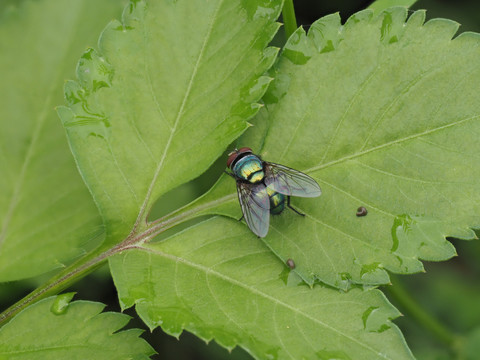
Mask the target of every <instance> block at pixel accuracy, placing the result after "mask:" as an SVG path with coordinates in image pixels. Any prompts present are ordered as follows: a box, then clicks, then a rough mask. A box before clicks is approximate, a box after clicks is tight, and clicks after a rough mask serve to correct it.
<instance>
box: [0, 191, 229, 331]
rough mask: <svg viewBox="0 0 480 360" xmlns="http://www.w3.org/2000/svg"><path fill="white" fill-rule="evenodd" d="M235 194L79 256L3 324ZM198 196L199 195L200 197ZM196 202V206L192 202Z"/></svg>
mask: <svg viewBox="0 0 480 360" xmlns="http://www.w3.org/2000/svg"><path fill="white" fill-rule="evenodd" d="M233 197H234V196H233V195H228V196H224V197H222V198H220V199H217V200H214V201H209V202H206V203H203V204H202V203H200V204H198V203H196V201H193V202H192V203H190V204H189V205H187V206H185V207H184V208H181V209H179V210H177V211H175V212H173V213H171V214H168V215H166V216H164V217H163V218H161V219H158V220H156V221H155V222H152V223H149V224H147V227H146V228H145V229H144V230H143V231H142V232H141V233H135V232H132V233H131V234H129V235H128V236H127V237H126V238H125V239H124V240H122V241H121V242H120V243H118V244H117V245H115V246H114V247H112V248H106V247H105V246H100V247H99V248H97V249H95V250H94V251H92V252H91V253H89V254H87V255H86V256H84V257H82V258H80V259H78V260H77V261H76V262H74V263H73V264H71V265H70V266H68V267H66V268H65V269H63V270H62V271H60V272H59V273H58V274H56V275H55V276H53V277H52V278H51V279H50V280H49V281H47V282H46V283H45V284H43V285H42V286H40V287H38V288H37V289H35V290H34V291H32V292H31V293H30V294H28V295H27V296H25V297H24V298H23V299H21V300H19V301H18V302H16V303H15V304H13V305H12V306H10V307H9V308H8V309H6V310H5V311H3V312H2V313H1V314H0V327H1V326H3V325H4V324H6V323H7V322H8V321H9V320H10V319H11V318H12V317H14V316H15V315H16V314H18V313H19V312H20V311H22V310H23V309H25V308H26V307H27V306H29V305H31V304H33V303H35V302H37V301H39V300H41V299H44V298H46V297H48V296H51V295H55V294H58V293H59V292H60V291H62V290H64V289H66V288H67V287H69V286H70V285H72V284H73V283H75V282H76V281H78V280H79V279H81V278H83V277H84V276H86V275H88V274H89V273H91V272H92V271H94V270H96V269H97V268H99V267H100V266H101V265H103V263H104V262H105V261H106V260H107V259H108V258H109V257H111V256H113V255H115V254H117V253H119V252H121V251H125V250H128V249H131V248H135V247H136V246H137V245H138V244H142V243H144V242H146V241H149V240H151V239H153V238H154V237H155V236H157V235H159V234H160V233H162V232H164V231H166V230H168V229H171V228H172V227H174V226H176V225H179V224H181V223H183V222H185V221H188V220H191V219H193V218H195V217H198V216H202V215H204V214H205V210H207V209H209V208H211V207H213V206H216V205H218V204H219V203H223V202H227V201H230V200H231V199H232V198H233ZM197 200H198V199H197ZM192 205H193V206H192Z"/></svg>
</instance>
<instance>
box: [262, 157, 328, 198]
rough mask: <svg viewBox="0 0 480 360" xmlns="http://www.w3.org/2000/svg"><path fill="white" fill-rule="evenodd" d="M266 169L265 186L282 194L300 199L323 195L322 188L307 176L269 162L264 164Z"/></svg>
mask: <svg viewBox="0 0 480 360" xmlns="http://www.w3.org/2000/svg"><path fill="white" fill-rule="evenodd" d="M264 169H265V179H264V183H265V185H267V186H268V187H269V188H270V189H272V190H275V191H276V192H279V193H280V194H284V195H289V196H300V197H317V196H320V195H321V194H322V190H321V189H320V186H319V185H318V184H317V182H316V181H315V180H314V179H313V178H311V177H310V176H308V175H307V174H304V173H302V172H300V171H297V170H294V169H291V168H289V167H286V166H283V165H279V164H273V163H267V162H265V163H264Z"/></svg>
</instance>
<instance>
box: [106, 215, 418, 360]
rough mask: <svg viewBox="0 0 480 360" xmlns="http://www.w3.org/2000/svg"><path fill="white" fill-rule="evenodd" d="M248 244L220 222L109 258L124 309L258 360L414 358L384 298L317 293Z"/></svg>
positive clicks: (319, 289)
mask: <svg viewBox="0 0 480 360" xmlns="http://www.w3.org/2000/svg"><path fill="white" fill-rule="evenodd" d="M249 234H250V231H249V230H248V229H247V228H246V227H245V226H243V225H242V224H240V223H238V222H237V223H232V222H231V221H229V220H228V219H225V218H220V217H215V218H212V219H210V220H207V221H205V222H203V223H200V224H199V225H197V226H195V227H192V228H190V229H188V230H186V231H184V232H181V233H179V234H177V235H175V236H173V237H171V238H169V239H167V240H165V241H162V242H159V243H152V244H148V245H143V246H138V247H137V248H136V249H133V250H129V251H125V252H123V253H122V254H118V255H116V256H114V257H112V258H110V266H111V270H112V274H113V277H114V281H115V284H116V286H117V289H118V292H119V297H120V302H121V305H122V308H128V307H131V306H133V305H135V307H136V310H137V312H138V314H139V315H140V317H141V318H142V319H143V320H144V321H145V323H146V324H147V325H148V326H149V327H150V328H151V329H153V328H155V327H156V326H159V325H160V326H161V327H162V329H163V330H164V331H166V332H167V333H169V334H171V335H174V336H179V335H180V333H181V332H182V330H183V329H186V330H188V331H191V332H193V333H194V334H196V335H197V336H199V337H200V338H202V339H204V340H206V341H209V340H211V339H212V338H214V339H215V341H216V342H218V343H219V344H221V345H222V346H224V347H226V348H229V349H231V348H233V347H235V346H236V345H240V346H241V347H243V348H245V349H246V350H247V351H248V352H249V353H250V354H252V355H253V356H254V357H256V358H258V359H292V358H293V359H302V358H305V359H313V358H318V359H331V358H335V359H412V358H413V357H412V355H411V354H410V352H409V350H408V348H407V346H406V345H405V342H404V340H403V338H402V336H401V334H400V332H399V330H398V328H397V327H396V326H395V325H394V324H392V323H391V322H390V319H392V318H395V317H397V316H398V315H399V313H398V311H397V310H395V309H394V308H393V307H392V306H391V305H390V304H389V303H388V301H387V300H386V299H385V297H384V296H383V294H382V293H381V292H380V291H378V290H361V289H352V290H351V291H349V292H348V293H344V292H339V291H338V290H335V289H332V288H329V287H323V286H320V285H315V286H314V287H313V289H312V288H310V287H308V286H307V285H306V284H305V283H303V282H301V280H300V279H299V278H298V277H297V276H296V275H295V273H294V272H290V273H289V272H288V271H287V267H286V266H285V265H283V264H281V263H280V262H279V261H278V260H277V258H276V257H275V256H274V255H273V254H271V252H270V251H269V250H268V248H266V247H265V245H264V244H262V242H260V241H258V239H256V238H254V237H252V236H249Z"/></svg>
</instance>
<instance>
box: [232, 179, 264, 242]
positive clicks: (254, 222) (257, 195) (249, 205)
mask: <svg viewBox="0 0 480 360" xmlns="http://www.w3.org/2000/svg"><path fill="white" fill-rule="evenodd" d="M237 193H238V199H239V201H240V206H241V207H242V213H243V216H244V218H245V221H246V222H247V225H248V227H249V228H250V230H252V231H253V233H254V234H255V235H257V236H259V237H265V236H267V233H268V226H269V223H270V199H269V197H268V193H267V188H266V187H265V185H263V184H258V185H250V184H245V183H242V182H237Z"/></svg>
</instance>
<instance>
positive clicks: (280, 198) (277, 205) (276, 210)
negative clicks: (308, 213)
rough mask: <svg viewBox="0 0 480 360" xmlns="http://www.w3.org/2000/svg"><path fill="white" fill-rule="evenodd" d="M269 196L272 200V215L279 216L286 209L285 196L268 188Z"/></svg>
mask: <svg viewBox="0 0 480 360" xmlns="http://www.w3.org/2000/svg"><path fill="white" fill-rule="evenodd" d="M267 194H268V197H269V199H270V214H272V215H278V214H280V213H281V212H282V211H283V209H285V195H283V194H280V193H279V192H276V191H275V190H272V189H270V188H269V187H267Z"/></svg>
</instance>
